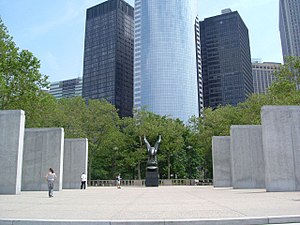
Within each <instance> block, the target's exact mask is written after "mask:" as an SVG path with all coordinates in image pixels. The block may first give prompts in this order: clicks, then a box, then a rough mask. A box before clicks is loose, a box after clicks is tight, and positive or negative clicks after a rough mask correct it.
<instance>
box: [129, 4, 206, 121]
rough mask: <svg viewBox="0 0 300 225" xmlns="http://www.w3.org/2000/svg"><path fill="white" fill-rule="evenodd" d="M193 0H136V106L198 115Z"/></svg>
mask: <svg viewBox="0 0 300 225" xmlns="http://www.w3.org/2000/svg"><path fill="white" fill-rule="evenodd" d="M197 3H198V0H171V1H166V0H136V1H135V50H134V52H135V54H134V106H135V108H136V109H141V108H143V107H145V108H146V110H149V111H151V112H154V113H157V114H159V115H167V116H171V117H172V118H179V119H181V120H182V121H185V122H186V121H187V120H188V119H189V118H190V117H191V116H193V115H195V116H199V105H200V102H201V101H199V89H200V88H201V85H202V84H201V85H200V86H199V79H201V74H200V76H199V74H198V72H197V71H199V63H197V59H200V57H197V52H200V51H197V40H196V39H197V37H198V36H199V34H198V35H197V34H196V30H197V26H196V25H195V22H196V17H197V9H198V7H197ZM198 30H199V27H198ZM199 37H200V36H199ZM200 71H201V70H200ZM199 87H200V88H199ZM200 94H201V95H202V93H200Z"/></svg>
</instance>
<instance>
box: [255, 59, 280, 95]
mask: <svg viewBox="0 0 300 225" xmlns="http://www.w3.org/2000/svg"><path fill="white" fill-rule="evenodd" d="M280 66H281V63H273V62H264V63H262V62H259V61H253V60H252V75H253V87H254V93H256V94H263V93H266V92H267V89H268V88H269V87H270V86H271V84H272V83H273V82H274V81H275V76H274V73H275V72H276V71H277V70H279V68H280Z"/></svg>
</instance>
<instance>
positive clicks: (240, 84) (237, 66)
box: [200, 9, 253, 108]
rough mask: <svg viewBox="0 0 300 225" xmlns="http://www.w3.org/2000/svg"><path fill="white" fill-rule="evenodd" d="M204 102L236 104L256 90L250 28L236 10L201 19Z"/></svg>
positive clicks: (207, 104)
mask: <svg viewBox="0 0 300 225" xmlns="http://www.w3.org/2000/svg"><path fill="white" fill-rule="evenodd" d="M200 35H201V56H202V77H203V89H204V90H203V91H204V106H205V107H212V108H216V107H218V106H219V105H227V104H230V105H237V104H238V103H239V102H244V101H245V100H246V99H247V97H248V96H249V95H251V94H252V93H253V77H252V69H251V55H250V44H249V34H248V29H247V27H246V25H245V23H244V22H243V20H242V18H241V17H240V15H239V13H238V12H237V11H235V12H231V10H230V9H226V10H223V11H222V14H221V15H217V16H214V17H210V18H206V19H204V21H201V22H200Z"/></svg>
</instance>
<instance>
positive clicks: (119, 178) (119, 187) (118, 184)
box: [117, 174, 122, 189]
mask: <svg viewBox="0 0 300 225" xmlns="http://www.w3.org/2000/svg"><path fill="white" fill-rule="evenodd" d="M121 179H122V178H121V174H119V175H118V176H117V188H118V189H121Z"/></svg>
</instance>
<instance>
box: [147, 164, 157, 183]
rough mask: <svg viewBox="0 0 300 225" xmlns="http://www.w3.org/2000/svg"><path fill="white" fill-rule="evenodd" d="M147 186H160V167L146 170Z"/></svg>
mask: <svg viewBox="0 0 300 225" xmlns="http://www.w3.org/2000/svg"><path fill="white" fill-rule="evenodd" d="M146 187H158V168H156V169H153V170H149V169H147V170H146Z"/></svg>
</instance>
